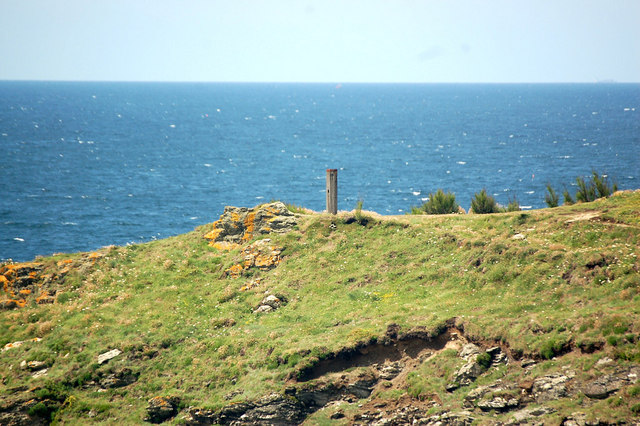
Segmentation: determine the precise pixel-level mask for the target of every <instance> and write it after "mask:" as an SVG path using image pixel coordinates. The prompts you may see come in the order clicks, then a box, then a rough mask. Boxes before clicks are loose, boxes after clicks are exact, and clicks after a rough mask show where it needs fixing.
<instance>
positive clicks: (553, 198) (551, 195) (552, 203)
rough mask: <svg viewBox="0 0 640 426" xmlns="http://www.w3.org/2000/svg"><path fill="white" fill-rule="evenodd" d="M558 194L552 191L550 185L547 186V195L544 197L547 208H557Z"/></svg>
mask: <svg viewBox="0 0 640 426" xmlns="http://www.w3.org/2000/svg"><path fill="white" fill-rule="evenodd" d="M558 200H559V197H558V194H556V191H554V190H553V188H552V187H551V184H550V183H548V184H547V195H545V196H544V202H545V203H546V204H547V207H558Z"/></svg>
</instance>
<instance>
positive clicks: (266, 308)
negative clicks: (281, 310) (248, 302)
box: [253, 305, 273, 314]
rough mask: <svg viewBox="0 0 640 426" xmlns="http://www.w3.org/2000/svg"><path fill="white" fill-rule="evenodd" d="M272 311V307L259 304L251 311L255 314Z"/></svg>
mask: <svg viewBox="0 0 640 426" xmlns="http://www.w3.org/2000/svg"><path fill="white" fill-rule="evenodd" d="M271 311H273V308H272V307H271V306H269V305H260V306H258V307H257V308H256V309H255V310H254V311H253V312H255V313H256V314H266V313H269V312H271Z"/></svg>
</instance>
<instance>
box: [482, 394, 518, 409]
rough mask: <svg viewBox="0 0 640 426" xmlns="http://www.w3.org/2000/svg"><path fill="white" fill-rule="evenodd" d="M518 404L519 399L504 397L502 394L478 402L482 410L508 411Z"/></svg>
mask: <svg viewBox="0 0 640 426" xmlns="http://www.w3.org/2000/svg"><path fill="white" fill-rule="evenodd" d="M517 406H518V400H517V399H516V398H504V397H502V396H495V397H493V398H488V399H481V400H479V401H477V402H476V407H478V408H479V409H481V410H482V411H490V410H497V411H507V410H510V409H512V408H515V407H517Z"/></svg>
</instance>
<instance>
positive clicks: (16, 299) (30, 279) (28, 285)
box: [0, 262, 43, 309]
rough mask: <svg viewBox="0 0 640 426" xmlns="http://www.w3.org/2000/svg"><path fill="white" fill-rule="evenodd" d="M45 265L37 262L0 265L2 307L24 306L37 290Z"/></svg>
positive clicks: (0, 305) (0, 306)
mask: <svg viewBox="0 0 640 426" xmlns="http://www.w3.org/2000/svg"><path fill="white" fill-rule="evenodd" d="M42 269H43V265H42V264H40V263H35V262H26V263H7V264H4V265H0V292H1V293H3V298H4V299H5V300H0V309H15V308H22V307H24V306H25V305H26V304H27V297H28V296H29V295H30V294H31V293H32V292H33V291H34V290H37V288H38V286H37V284H38V283H39V281H40V275H41V272H42Z"/></svg>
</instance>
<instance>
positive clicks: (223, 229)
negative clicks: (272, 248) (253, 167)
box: [204, 201, 297, 250]
mask: <svg viewBox="0 0 640 426" xmlns="http://www.w3.org/2000/svg"><path fill="white" fill-rule="evenodd" d="M296 223H297V221H296V218H295V216H294V215H293V213H291V212H290V211H289V210H288V209H287V207H286V206H285V205H284V204H283V203H281V202H279V201H278V202H275V203H270V204H263V205H260V206H257V207H254V208H252V209H248V208H246V207H231V206H227V207H225V209H224V212H223V213H222V215H221V216H220V219H218V220H217V221H215V222H214V223H213V230H212V231H210V232H208V233H207V234H206V235H205V236H204V238H206V239H207V240H209V244H210V245H212V246H214V247H216V248H218V249H221V250H230V249H234V248H237V247H239V246H240V245H241V244H243V243H245V242H247V241H250V240H251V239H253V238H254V237H255V236H257V235H261V234H269V233H271V232H278V233H284V232H288V231H290V230H291V229H292V228H293V227H294V226H295V225H296Z"/></svg>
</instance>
